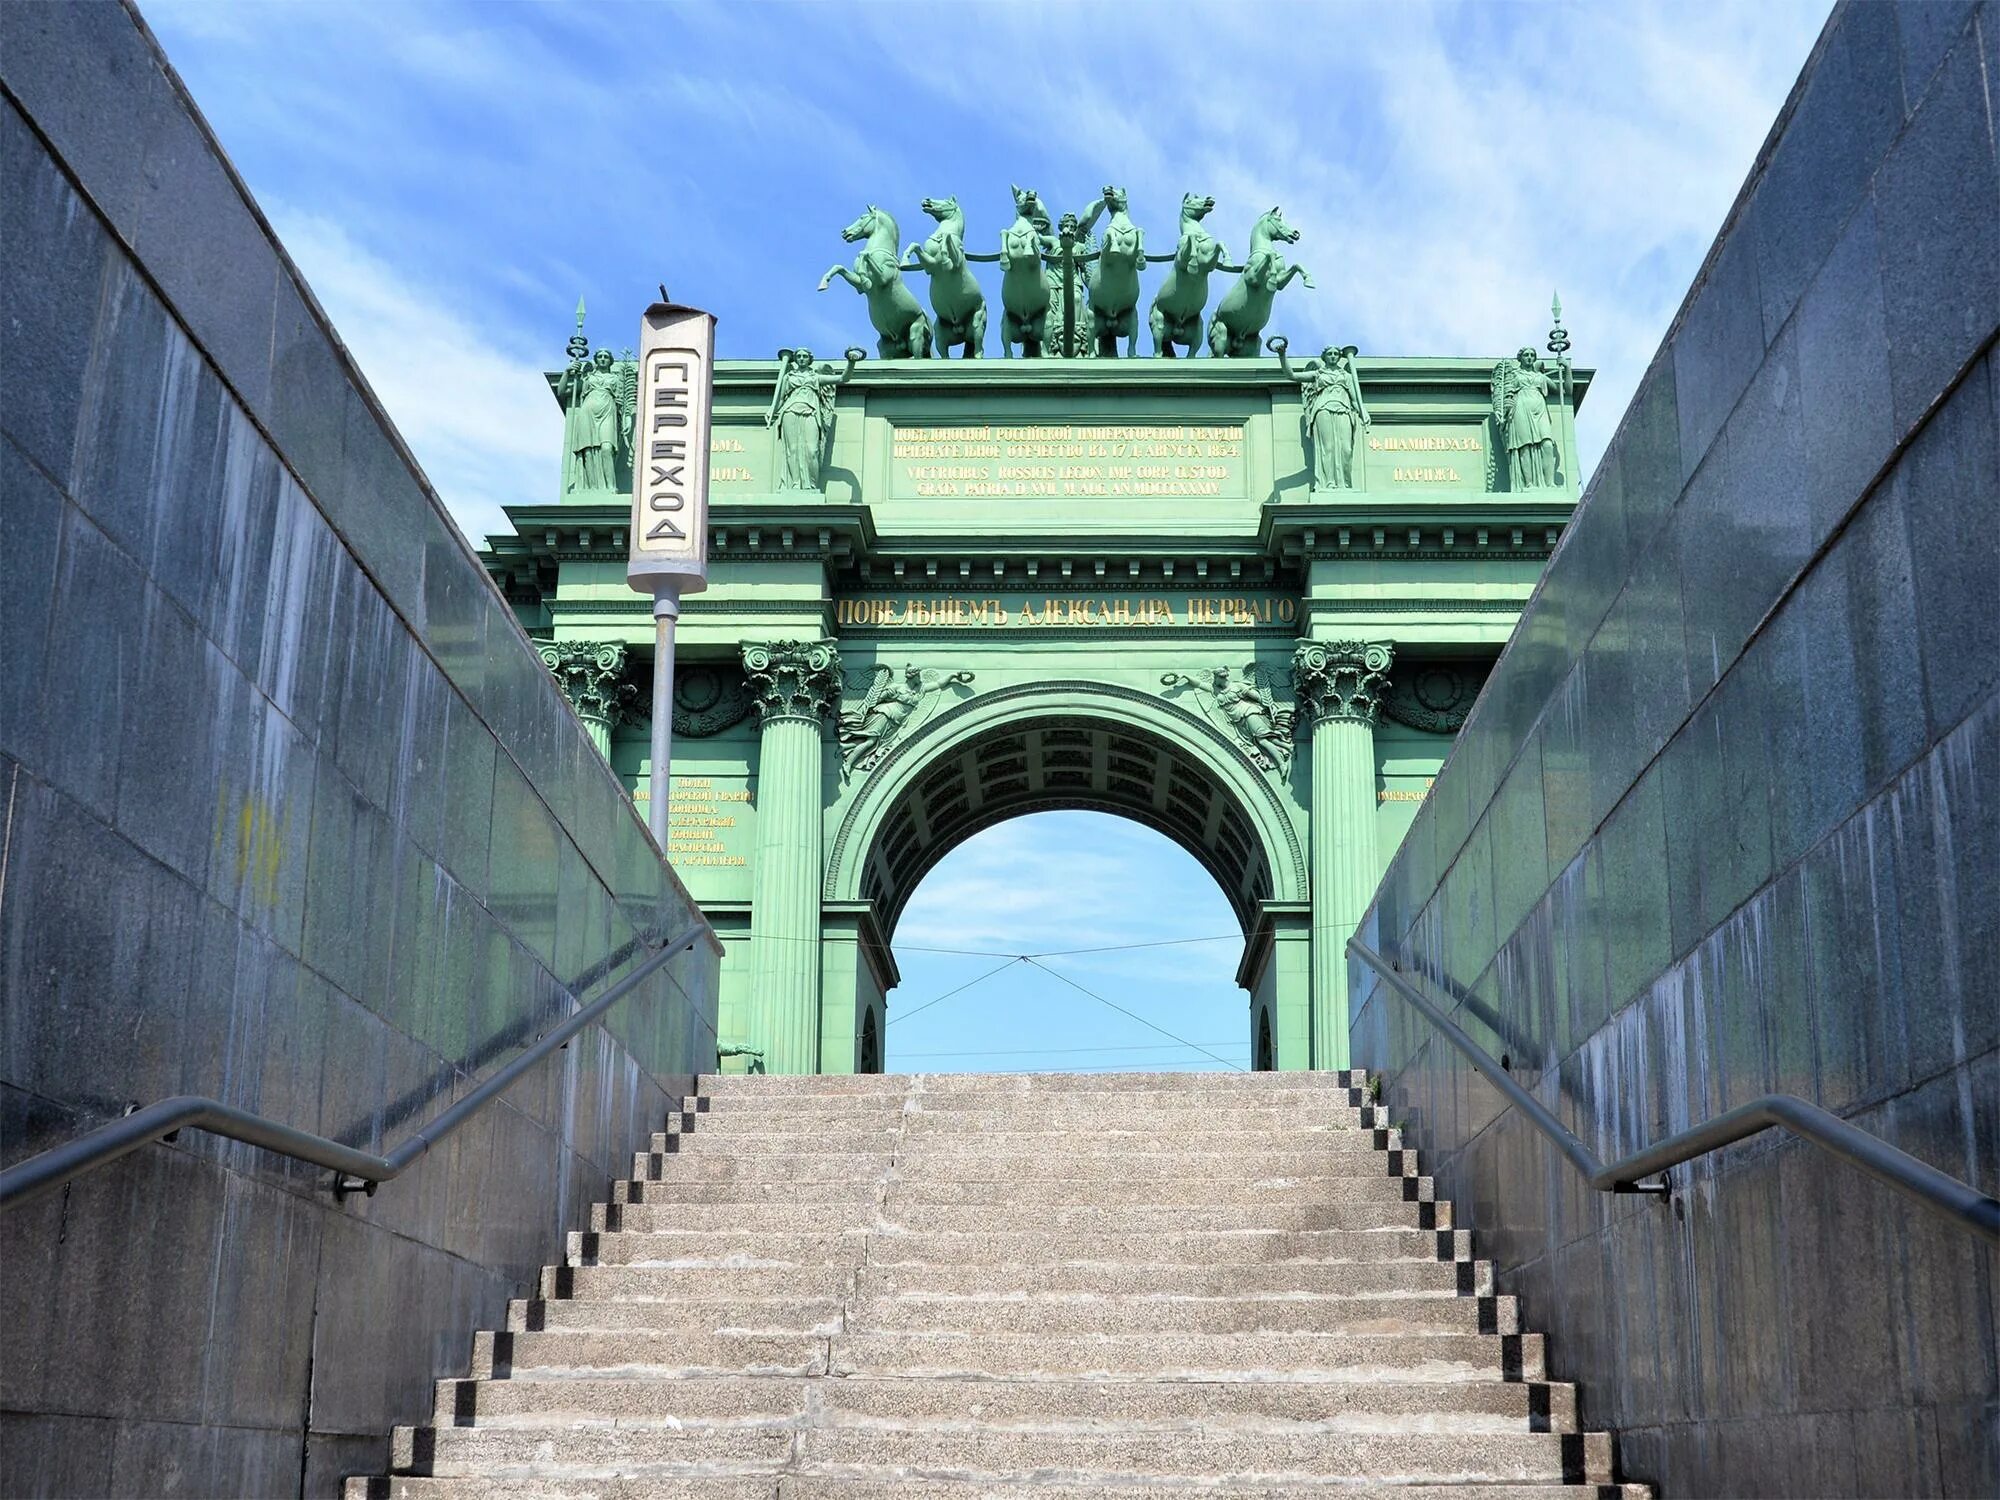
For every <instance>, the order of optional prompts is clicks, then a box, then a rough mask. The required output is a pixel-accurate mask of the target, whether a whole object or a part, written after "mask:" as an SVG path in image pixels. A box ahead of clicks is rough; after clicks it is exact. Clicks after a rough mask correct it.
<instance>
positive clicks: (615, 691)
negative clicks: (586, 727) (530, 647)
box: [539, 641, 638, 724]
mask: <svg viewBox="0 0 2000 1500" xmlns="http://www.w3.org/2000/svg"><path fill="white" fill-rule="evenodd" d="M539 650H540V653H541V658H542V665H543V666H545V667H547V668H548V669H549V672H550V674H551V675H552V676H553V677H554V678H555V680H556V686H557V687H559V688H561V689H562V691H563V696H564V697H565V698H567V699H569V704H570V707H571V708H573V709H575V710H576V712H577V716H578V717H579V718H584V719H597V720H599V721H601V722H603V723H605V724H616V723H618V721H619V720H620V719H622V718H624V717H625V715H626V714H627V713H628V712H629V710H630V705H631V703H632V700H633V699H634V698H636V697H637V696H638V689H637V688H635V687H634V686H633V685H632V684H631V683H629V682H627V681H626V680H625V648H624V646H622V645H620V644H619V643H618V642H617V641H544V642H543V643H542V644H541V646H540V648H539Z"/></svg>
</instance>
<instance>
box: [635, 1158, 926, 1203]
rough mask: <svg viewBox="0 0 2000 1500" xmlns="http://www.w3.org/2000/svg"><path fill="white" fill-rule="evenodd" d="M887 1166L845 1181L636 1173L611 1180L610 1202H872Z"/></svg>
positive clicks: (881, 1187) (878, 1197)
mask: <svg viewBox="0 0 2000 1500" xmlns="http://www.w3.org/2000/svg"><path fill="white" fill-rule="evenodd" d="M887 1176H888V1168H887V1166H886V1165H885V1166H884V1167H883V1168H882V1169H881V1172H880V1174H879V1175H878V1176H876V1177H873V1178H856V1179H854V1180H852V1181H847V1182H785V1181H763V1180H760V1179H758V1178H756V1177H724V1178H720V1179H704V1178H695V1179H692V1180H689V1179H685V1178H681V1177H678V1176H673V1175H669V1176H665V1177H661V1178H650V1177H637V1178H632V1179H629V1180H627V1181H624V1182H614V1183H612V1184H611V1201H612V1202H613V1203H789V1204H792V1205H794V1206H800V1205H804V1204H811V1203H826V1204H840V1205H843V1206H844V1205H850V1204H874V1203H877V1202H879V1201H881V1198H882V1194H883V1192H884V1191H885V1189H886V1188H887V1185H888V1184H887Z"/></svg>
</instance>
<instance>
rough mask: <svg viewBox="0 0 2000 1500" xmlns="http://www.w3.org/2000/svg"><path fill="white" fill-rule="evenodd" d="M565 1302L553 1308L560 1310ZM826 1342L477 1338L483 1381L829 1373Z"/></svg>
mask: <svg viewBox="0 0 2000 1500" xmlns="http://www.w3.org/2000/svg"><path fill="white" fill-rule="evenodd" d="M556 1305H560V1304H551V1306H556ZM826 1357H827V1338H826V1335H824V1334H803V1333H701V1332H691V1331H686V1330H676V1331H672V1332H646V1331H640V1332H634V1331H631V1330H621V1331H610V1332H606V1331H602V1330H589V1329H584V1330H577V1329H567V1328H565V1329H552V1330H550V1331H548V1332H543V1333H511V1332H508V1333H496V1332H490V1331H481V1332H479V1333H475V1334H474V1335H473V1336H472V1368H471V1371H470V1374H471V1375H472V1377H473V1378H474V1379H476V1380H504V1379H507V1378H508V1377H509V1376H511V1375H512V1374H513V1373H514V1372H516V1371H522V1370H525V1371H537V1372H542V1373H556V1374H562V1373H566V1372H569V1371H573V1370H574V1371H588V1372H595V1373H597V1374H599V1375H607V1374H635V1375H645V1376H648V1377H651V1378H653V1379H661V1378H666V1377H678V1376H687V1375H794V1376H804V1375H824V1374H825V1373H826Z"/></svg>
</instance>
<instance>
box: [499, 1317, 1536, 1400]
mask: <svg viewBox="0 0 2000 1500" xmlns="http://www.w3.org/2000/svg"><path fill="white" fill-rule="evenodd" d="M561 1305H563V1304H556V1303H552V1304H550V1306H551V1307H555V1306H561ZM611 1305H613V1306H616V1305H618V1304H611ZM638 1305H640V1306H643V1305H644V1304H638ZM829 1344H830V1345H831V1355H830V1358H831V1363H832V1370H831V1373H833V1374H836V1375H942V1376H973V1377H980V1376H984V1377H997V1378H1002V1379H1029V1378H1037V1377H1040V1376H1044V1375H1063V1376H1079V1377H1081V1376H1092V1377H1113V1378H1116V1377H1123V1378H1127V1379H1133V1378H1138V1377H1142V1376H1143V1377H1147V1378H1151V1379H1156V1380H1170V1381H1172V1380H1196V1381H1199V1380H1241V1379H1291V1380H1364V1381H1365V1380H1406V1381H1451V1380H1494V1379H1510V1380H1516V1379H1518V1380H1541V1379H1543V1378H1544V1371H1543V1366H1542V1340H1541V1336H1540V1335H1539V1334H1511V1335H1505V1336H1493V1335H1487V1334H1471V1333H1431V1334H1425V1335H1421V1336H1414V1337H1413V1336H1412V1335H1409V1334H1406V1333H1405V1334H1342V1333H1220V1334H1187V1333H1149V1334H1058V1335H1050V1334H1040V1333H1035V1334H1024V1333H980V1334H967V1333H939V1332H922V1333H909V1332H898V1333H848V1334H840V1335H836V1336H834V1337H833V1338H832V1339H831V1340H829V1339H828V1338H827V1337H826V1336H824V1335H809V1334H783V1333H749V1332H744V1333H707V1332H696V1331H689V1330H681V1329H668V1330H649V1329H638V1328H633V1329H616V1330H607V1329H570V1328H552V1329H547V1330H544V1331H541V1332H533V1333H511V1332H508V1333H495V1332H481V1333H478V1334H475V1335H474V1336H473V1349H472V1369H471V1374H472V1376H473V1377H474V1378H475V1379H488V1378H491V1379H504V1378H506V1377H507V1376H508V1375H510V1374H512V1373H513V1372H515V1371H536V1372H544V1373H561V1372H568V1371H576V1372H585V1371H596V1372H599V1373H631V1374H646V1375H650V1376H653V1377H655V1378H658V1377H663V1376H674V1375H694V1374H718V1375H747V1374H764V1375H818V1374H825V1373H829V1372H828V1370H827V1368H826V1365H827V1361H828V1359H829V1354H828V1349H829Z"/></svg>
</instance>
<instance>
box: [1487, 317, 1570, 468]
mask: <svg viewBox="0 0 2000 1500" xmlns="http://www.w3.org/2000/svg"><path fill="white" fill-rule="evenodd" d="M1555 390H1556V377H1555V376H1553V375H1551V374H1550V373H1549V372H1548V371H1546V370H1544V369H1543V368H1542V359H1541V356H1540V355H1538V354H1537V353H1535V351H1534V350H1533V349H1531V348H1525V347H1524V348H1523V349H1522V350H1521V352H1520V353H1518V354H1517V355H1515V356H1514V358H1513V359H1511V360H1503V361H1502V362H1501V363H1499V364H1497V365H1495V366H1494V367H1493V386H1492V394H1493V425H1494V427H1495V428H1496V429H1497V430H1498V431H1499V433H1500V436H1501V437H1502V439H1503V440H1504V441H1505V443H1506V447H1507V488H1508V489H1510V490H1546V489H1552V488H1554V486H1555V483H1556V461H1557V455H1556V430H1555V424H1554V423H1553V422H1551V421H1550V420H1549V396H1550V395H1551V394H1552V393H1553V392H1554V391H1555Z"/></svg>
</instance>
